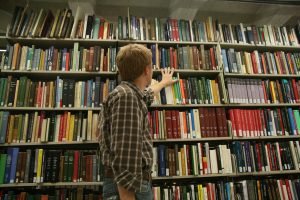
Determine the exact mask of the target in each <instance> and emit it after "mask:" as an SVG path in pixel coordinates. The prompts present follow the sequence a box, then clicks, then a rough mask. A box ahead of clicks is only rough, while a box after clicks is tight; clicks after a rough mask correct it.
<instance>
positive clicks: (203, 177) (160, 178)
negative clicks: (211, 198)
mask: <svg viewBox="0 0 300 200" xmlns="http://www.w3.org/2000/svg"><path fill="white" fill-rule="evenodd" d="M232 176H236V175H235V173H233V174H203V175H188V176H156V177H152V180H153V181H160V180H174V179H175V180H181V179H205V178H219V177H220V178H221V177H232Z"/></svg>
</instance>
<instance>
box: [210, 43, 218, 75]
mask: <svg viewBox="0 0 300 200" xmlns="http://www.w3.org/2000/svg"><path fill="white" fill-rule="evenodd" d="M209 54H210V60H211V66H212V70H215V69H216V68H217V66H216V60H215V51H214V48H210V49H209Z"/></svg>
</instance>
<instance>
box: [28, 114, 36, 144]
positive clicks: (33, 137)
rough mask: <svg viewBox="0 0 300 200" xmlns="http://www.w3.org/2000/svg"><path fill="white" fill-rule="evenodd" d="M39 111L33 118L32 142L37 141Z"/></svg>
mask: <svg viewBox="0 0 300 200" xmlns="http://www.w3.org/2000/svg"><path fill="white" fill-rule="evenodd" d="M37 120H38V112H35V113H34V118H33V127H32V136H31V141H30V142H35V132H36V126H37V124H38V122H37Z"/></svg>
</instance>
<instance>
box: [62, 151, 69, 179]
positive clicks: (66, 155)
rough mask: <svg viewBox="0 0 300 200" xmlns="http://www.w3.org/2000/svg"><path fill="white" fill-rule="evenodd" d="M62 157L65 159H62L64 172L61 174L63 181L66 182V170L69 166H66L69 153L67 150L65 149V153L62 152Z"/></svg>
mask: <svg viewBox="0 0 300 200" xmlns="http://www.w3.org/2000/svg"><path fill="white" fill-rule="evenodd" d="M64 157H65V159H64V170H63V171H64V174H63V182H67V181H68V170H69V167H68V165H69V153H68V151H66V152H65V153H64Z"/></svg>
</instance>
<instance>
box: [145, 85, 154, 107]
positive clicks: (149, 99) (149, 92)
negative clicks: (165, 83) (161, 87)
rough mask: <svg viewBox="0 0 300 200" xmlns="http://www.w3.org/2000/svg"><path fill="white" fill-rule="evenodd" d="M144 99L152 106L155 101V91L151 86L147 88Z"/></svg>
mask: <svg viewBox="0 0 300 200" xmlns="http://www.w3.org/2000/svg"><path fill="white" fill-rule="evenodd" d="M144 101H145V103H146V105H147V106H151V104H152V102H153V101H154V92H153V90H152V89H151V88H147V89H145V90H144Z"/></svg>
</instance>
